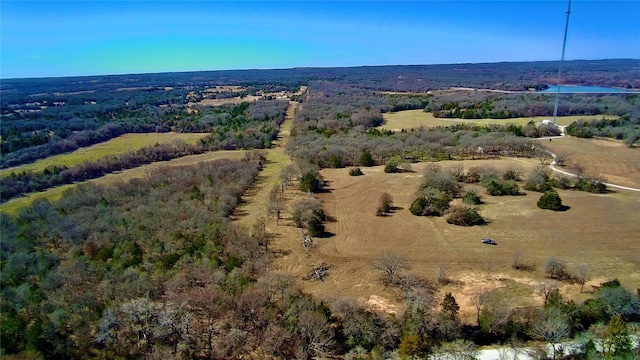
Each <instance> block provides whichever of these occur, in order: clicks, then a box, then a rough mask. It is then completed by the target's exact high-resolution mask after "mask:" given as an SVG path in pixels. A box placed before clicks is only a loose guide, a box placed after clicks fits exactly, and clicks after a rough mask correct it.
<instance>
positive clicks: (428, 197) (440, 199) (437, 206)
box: [409, 188, 451, 216]
mask: <svg viewBox="0 0 640 360" xmlns="http://www.w3.org/2000/svg"><path fill="white" fill-rule="evenodd" d="M449 202H451V196H449V194H447V193H446V192H444V191H440V190H438V189H435V188H426V189H423V190H421V191H420V192H419V194H418V198H416V199H415V200H414V201H413V203H411V207H410V208H409V211H411V213H412V214H413V215H416V216H442V215H443V214H444V212H445V211H446V210H447V209H448V208H449Z"/></svg>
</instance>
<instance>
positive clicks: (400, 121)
mask: <svg viewBox="0 0 640 360" xmlns="http://www.w3.org/2000/svg"><path fill="white" fill-rule="evenodd" d="M382 117H383V119H384V124H383V125H382V126H380V128H382V129H386V130H392V131H400V130H402V129H407V130H408V129H415V128H419V127H421V126H424V127H427V128H429V127H436V126H447V125H452V124H455V123H460V124H469V123H472V124H502V125H506V124H516V125H526V124H527V123H529V121H534V122H539V121H542V120H545V119H552V117H551V116H534V117H522V118H513V119H465V120H462V119H443V118H435V117H434V116H433V113H430V112H424V111H423V110H419V109H418V110H405V111H398V112H395V113H386V114H383V115H382ZM602 117H603V116H602V115H592V116H559V117H558V118H557V123H558V125H569V124H571V123H572V122H574V121H577V120H581V119H582V120H587V121H590V120H596V119H602ZM607 118H611V119H614V118H616V117H615V116H607Z"/></svg>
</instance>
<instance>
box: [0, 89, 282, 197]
mask: <svg viewBox="0 0 640 360" xmlns="http://www.w3.org/2000/svg"><path fill="white" fill-rule="evenodd" d="M257 104H261V102H257V103H254V104H249V103H242V104H240V105H237V106H223V107H221V108H219V109H218V108H214V109H213V110H212V111H214V112H215V111H217V115H219V116H217V117H216V116H212V117H211V118H210V119H208V120H207V124H208V126H209V128H210V129H211V130H212V131H213V134H212V135H209V136H206V137H204V138H203V139H201V140H200V142H199V143H198V144H195V145H188V144H185V143H183V142H174V143H173V144H156V145H154V146H148V147H145V148H142V149H139V150H136V151H131V152H129V153H127V154H123V155H119V156H108V157H105V158H103V159H100V160H97V161H94V162H85V163H83V164H79V165H76V166H72V167H70V168H67V167H56V166H53V167H51V168H47V169H45V170H43V171H42V172H39V173H32V172H29V173H27V172H24V171H23V172H21V173H17V174H16V173H14V172H12V173H11V174H9V175H7V176H4V177H2V178H1V179H0V181H1V182H2V191H1V193H0V195H1V197H0V202H4V201H6V200H9V199H11V198H14V197H16V196H18V195H20V194H23V193H29V192H34V191H42V190H45V189H48V188H51V187H55V186H59V185H63V184H70V183H73V182H78V181H85V180H89V179H95V178H98V177H101V176H104V175H106V174H109V173H112V172H115V171H120V170H125V169H131V168H134V167H138V166H141V165H145V164H150V163H153V162H158V161H168V160H172V159H175V158H179V157H183V156H187V155H194V154H201V153H203V152H205V151H212V150H238V149H264V148H268V147H269V146H271V142H272V141H273V140H274V139H275V138H276V135H277V132H278V129H279V127H280V124H281V123H282V121H283V120H284V112H285V111H286V106H287V102H283V101H278V102H276V101H270V102H265V103H264V104H265V105H257ZM234 114H235V116H234Z"/></svg>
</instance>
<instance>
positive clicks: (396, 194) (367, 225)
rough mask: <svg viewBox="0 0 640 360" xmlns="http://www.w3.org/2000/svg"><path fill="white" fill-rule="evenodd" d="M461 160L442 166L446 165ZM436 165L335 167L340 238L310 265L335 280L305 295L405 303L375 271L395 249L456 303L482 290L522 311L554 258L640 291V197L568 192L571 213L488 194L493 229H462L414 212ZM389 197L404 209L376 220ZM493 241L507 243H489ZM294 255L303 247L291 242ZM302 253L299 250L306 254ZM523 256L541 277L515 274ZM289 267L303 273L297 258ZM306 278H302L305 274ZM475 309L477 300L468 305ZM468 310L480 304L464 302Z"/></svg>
mask: <svg viewBox="0 0 640 360" xmlns="http://www.w3.org/2000/svg"><path fill="white" fill-rule="evenodd" d="M459 163H460V162H441V163H440V164H441V165H442V166H448V165H453V164H459ZM463 164H464V166H465V168H469V167H472V166H494V167H496V168H507V167H520V168H522V169H526V170H528V169H531V168H533V167H534V166H535V165H536V163H535V161H529V160H525V161H522V160H521V159H502V160H475V161H473V160H469V161H464V162H463ZM427 165H428V164H426V163H424V164H414V170H416V172H415V173H403V174H386V173H384V171H383V167H372V168H362V170H363V171H364V173H365V175H364V176H359V177H352V176H349V175H348V169H325V170H323V171H322V175H323V176H324V178H325V179H326V180H328V182H329V188H330V191H329V192H327V193H323V194H320V195H319V197H320V199H321V200H322V201H323V203H324V209H325V211H326V212H327V213H328V214H329V215H330V216H332V217H334V218H335V219H336V221H335V222H330V223H328V224H327V231H328V232H330V233H332V234H334V236H331V237H329V238H325V239H319V240H317V241H316V244H317V245H316V247H315V248H314V249H312V251H311V254H310V256H309V258H306V259H305V258H303V259H301V260H299V261H302V262H307V263H319V262H326V263H327V264H329V265H330V266H331V270H330V277H329V278H328V279H327V280H326V281H324V282H305V284H304V288H305V290H307V291H310V292H312V293H314V294H317V295H319V296H321V297H327V296H330V297H331V296H333V297H335V296H348V297H355V298H358V299H361V300H362V301H365V302H366V301H368V300H369V299H371V297H372V296H378V297H380V296H382V297H384V298H386V299H387V300H388V301H391V302H393V301H396V300H397V299H396V298H395V295H394V294H393V293H390V292H389V291H388V289H385V288H384V287H383V286H382V285H381V284H380V281H379V274H378V273H376V272H375V271H372V269H371V264H372V263H373V262H374V261H375V260H376V259H377V258H379V257H380V256H381V254H383V253H385V252H399V253H403V254H405V255H406V256H407V257H408V259H409V261H410V262H411V265H412V271H413V272H415V273H416V274H418V275H420V276H422V277H424V278H427V279H430V280H435V279H436V274H437V272H438V269H439V268H444V269H445V271H446V274H447V277H449V278H451V279H453V280H456V281H454V282H453V283H452V284H451V285H447V286H446V287H444V288H443V289H442V291H443V292H444V291H451V292H452V293H453V294H454V296H456V298H460V299H464V298H465V296H466V297H467V298H468V296H469V294H470V293H471V292H472V291H473V289H474V288H476V287H477V286H487V287H488V288H490V289H494V288H505V289H507V291H508V292H509V293H514V294H515V295H518V296H517V297H518V299H514V300H511V301H512V303H513V304H517V305H518V306H528V305H531V304H532V303H536V302H539V301H540V299H537V298H534V300H533V301H530V300H528V299H529V298H531V295H532V293H533V288H534V286H535V284H536V283H537V282H539V281H542V280H544V274H543V271H542V267H543V264H544V262H545V261H546V259H547V258H549V257H556V258H560V259H562V260H564V261H565V262H566V263H567V265H568V267H569V270H570V271H571V270H573V269H575V268H576V267H577V266H579V265H582V264H584V265H587V266H588V268H589V272H590V274H591V278H592V279H595V278H599V279H606V278H613V277H617V278H619V279H620V280H621V281H622V282H623V283H624V284H625V286H628V287H629V288H631V289H635V288H637V287H640V258H638V256H637V255H635V254H639V253H640V243H638V242H636V241H631V239H635V238H636V237H637V234H638V233H640V223H639V222H638V221H637V220H638V218H637V209H638V208H640V194H636V193H634V192H622V191H621V192H618V193H610V194H606V195H595V194H589V193H584V192H579V191H562V190H560V191H559V193H560V196H561V197H562V199H563V203H564V204H566V205H568V206H570V209H569V210H568V211H565V212H553V211H546V210H541V209H539V208H538V207H537V206H536V202H537V200H538V199H539V197H540V194H539V193H535V192H527V194H526V195H524V196H505V197H492V196H489V195H486V192H485V191H484V190H480V193H481V194H482V196H483V200H484V201H485V203H484V204H483V205H480V206H479V210H480V213H481V214H482V215H483V216H484V217H485V218H486V219H487V220H488V221H489V224H488V225H485V226H476V227H458V226H454V225H450V224H447V223H446V221H445V219H444V218H425V217H417V216H413V215H411V213H410V212H409V211H408V208H409V206H410V204H411V202H412V201H413V198H414V193H415V191H416V190H417V189H418V187H419V186H420V184H421V182H422V176H421V172H422V171H423V170H424V168H425V167H426V166H427ZM385 191H386V192H389V193H390V194H391V196H392V197H393V199H394V205H395V206H397V207H398V210H397V211H395V212H394V213H392V214H391V215H390V216H387V217H382V218H381V217H378V216H376V214H375V213H376V211H375V210H376V206H377V199H378V197H379V195H380V194H381V193H382V192H385ZM486 237H489V238H492V239H494V240H495V241H497V242H498V246H488V245H483V244H481V242H480V240H481V239H482V238H486ZM291 241H292V242H291V243H292V244H293V245H292V246H294V247H293V249H294V250H296V249H297V248H299V247H300V245H299V244H298V243H297V242H295V241H293V240H291ZM296 251H297V250H296ZM515 254H520V256H521V260H522V262H524V263H525V264H528V265H530V266H531V267H532V268H533V270H531V271H519V270H514V269H512V268H511V266H510V265H511V262H512V259H513V257H514V255H515ZM281 264H282V266H283V268H287V265H288V266H289V268H288V269H290V270H298V271H301V270H302V269H301V266H297V267H296V266H295V265H294V264H293V263H292V262H291V261H286V262H284V263H281ZM296 275H302V273H296ZM561 286H562V291H563V293H564V294H565V295H566V296H567V297H568V298H575V299H584V297H585V296H586V295H584V294H580V293H579V286H577V285H575V284H567V283H564V284H561ZM467 302H468V301H467ZM459 303H460V305H461V307H463V308H465V311H472V310H473V309H472V307H471V306H470V305H469V304H468V303H465V301H463V300H459Z"/></svg>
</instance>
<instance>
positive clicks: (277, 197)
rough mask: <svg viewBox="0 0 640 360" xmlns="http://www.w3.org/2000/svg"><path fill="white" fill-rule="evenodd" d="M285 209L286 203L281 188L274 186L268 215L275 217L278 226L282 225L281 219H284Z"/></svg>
mask: <svg viewBox="0 0 640 360" xmlns="http://www.w3.org/2000/svg"><path fill="white" fill-rule="evenodd" d="M284 208H285V201H284V198H283V197H282V192H280V186H279V185H274V186H273V188H272V189H271V192H270V193H269V199H268V200H267V213H268V214H269V215H275V218H276V226H277V225H280V219H281V217H282V211H284Z"/></svg>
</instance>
